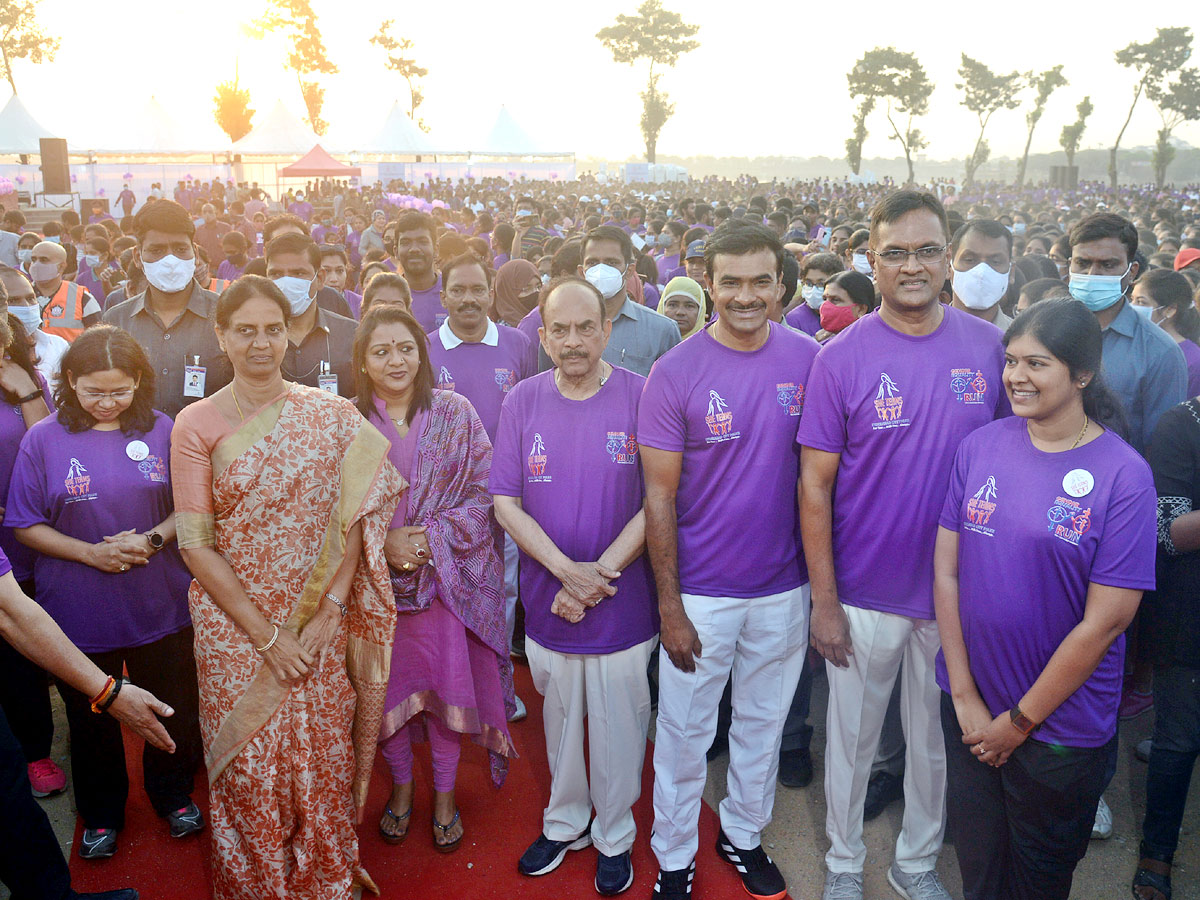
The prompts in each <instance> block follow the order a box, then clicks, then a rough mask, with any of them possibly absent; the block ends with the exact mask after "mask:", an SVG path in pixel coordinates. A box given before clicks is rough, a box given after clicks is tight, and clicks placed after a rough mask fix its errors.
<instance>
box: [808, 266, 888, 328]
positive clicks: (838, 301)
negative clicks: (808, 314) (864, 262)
mask: <svg viewBox="0 0 1200 900" xmlns="http://www.w3.org/2000/svg"><path fill="white" fill-rule="evenodd" d="M878 305H879V303H878V301H877V300H876V299H875V285H873V284H871V279H870V278H868V277H867V276H866V275H862V274H860V273H858V272H838V273H837V274H836V275H834V276H833V277H832V278H830V279H829V280H828V281H827V282H825V291H824V300H822V301H821V310H820V312H821V330H820V331H818V332H817V333H816V335H815V337H816V339H817V340H818V341H820V342H821V343H822V344H823V343H825V342H826V341H827V340H829V339H830V338H831V337H833V336H834V335H835V334H840V333H841V332H843V331H845V330H846V329H847V328H849V327H850V326H851V325H853V324H854V323H855V322H857V321H858V320H859V319H861V318H862V317H863V316H865V315H867V314H869V313H872V312H874V311H875V310H876V309H877V308H878Z"/></svg>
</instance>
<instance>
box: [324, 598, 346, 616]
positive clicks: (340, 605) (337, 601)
mask: <svg viewBox="0 0 1200 900" xmlns="http://www.w3.org/2000/svg"><path fill="white" fill-rule="evenodd" d="M325 596H326V597H328V598H329V599H330V600H332V601H333V605H334V606H336V607H337V608H338V609H340V610H341V611H342V618H345V617H346V614H347V613H348V612H350V610H349V609H347V608H346V604H345V603H343V602H342V601H341V599H340V598H338V597H335V596H334V595H333V594H326V595H325Z"/></svg>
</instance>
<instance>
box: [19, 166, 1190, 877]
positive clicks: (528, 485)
mask: <svg viewBox="0 0 1200 900" xmlns="http://www.w3.org/2000/svg"><path fill="white" fill-rule="evenodd" d="M118 204H119V205H120V206H121V211H122V212H123V214H124V215H123V217H122V218H121V219H120V220H117V219H116V218H114V217H113V216H111V215H110V214H109V213H108V212H107V211H106V209H105V208H104V207H103V206H102V205H97V206H96V207H94V208H93V209H92V210H91V213H90V215H89V221H88V222H87V223H86V224H84V223H82V222H81V221H80V218H79V215H78V214H76V213H74V212H72V211H66V212H64V213H63V214H62V216H61V222H50V223H47V224H46V225H44V226H43V227H42V228H41V229H40V230H34V229H32V228H27V227H26V225H27V222H26V219H25V217H24V215H23V214H22V213H21V212H20V211H19V210H10V211H9V212H7V213H6V214H5V215H4V217H3V231H0V301H2V302H3V303H4V304H5V311H6V312H7V315H5V316H0V342H2V343H3V344H4V346H5V348H6V349H5V353H4V359H3V361H2V362H0V392H2V396H0V402H3V404H4V405H6V406H7V407H8V408H9V410H10V411H11V414H10V415H3V416H0V421H3V422H6V423H7V424H8V428H4V429H2V430H0V448H2V450H0V506H2V507H3V516H4V518H3V524H2V526H0V550H2V551H3V557H2V558H3V559H4V560H5V562H4V564H3V566H2V568H3V570H4V571H3V572H0V634H2V635H3V637H4V638H5V640H4V641H3V642H0V712H2V715H0V765H2V767H3V770H2V771H0V797H3V802H4V816H3V817H2V818H3V819H4V820H12V819H13V817H14V816H15V817H18V820H19V821H20V822H22V823H29V824H28V826H25V825H23V826H22V827H20V828H19V829H18V830H19V831H20V832H21V833H20V834H10V826H11V825H12V822H11V821H9V824H8V825H5V826H0V832H2V833H4V834H5V835H8V837H7V839H6V840H5V841H4V842H3V843H2V844H0V880H3V881H4V882H5V883H6V884H8V885H9V887H10V888H11V889H12V890H13V892H14V896H21V897H45V898H53V900H60V898H63V897H73V896H77V895H75V894H74V893H72V892H71V891H70V887H69V877H68V875H67V870H66V867H65V863H64V861H63V859H62V856H61V853H60V851H59V850H58V847H57V843H56V842H55V841H54V840H53V837H52V833H51V832H50V830H49V825H48V823H47V822H46V819H45V815H44V814H43V813H41V812H40V810H38V809H37V807H36V804H35V802H34V801H33V799H32V798H33V797H35V796H37V797H43V796H49V795H52V794H55V793H59V792H61V791H63V790H64V789H65V787H66V780H67V779H66V776H65V774H64V773H63V771H62V770H61V768H60V767H59V766H58V765H57V764H56V763H55V762H54V760H52V759H51V758H50V756H51V754H50V742H51V737H52V734H53V719H52V716H51V705H50V693H49V687H48V680H47V675H46V672H45V671H44V669H45V670H49V671H50V672H52V673H53V674H54V675H56V676H58V690H59V692H60V694H61V695H62V699H63V704H64V707H65V710H66V719H67V726H68V728H69V730H70V746H71V780H72V784H73V789H74V796H75V803H76V807H77V809H78V812H79V816H80V818H81V819H82V822H83V827H84V830H83V833H82V838H81V840H80V843H79V845H78V853H79V855H80V856H81V857H82V858H84V859H89V860H90V859H103V858H107V857H111V856H113V855H114V854H116V853H118V852H119V850H120V841H121V833H122V830H123V828H124V825H125V823H124V814H125V806H126V803H127V800H128V795H129V788H130V785H129V781H128V777H127V775H126V769H125V756H124V754H125V750H124V747H123V743H122V735H121V728H120V726H119V724H118V722H117V718H119V719H121V720H123V721H126V722H129V723H131V724H132V725H133V726H134V727H135V728H136V729H137V730H138V731H139V733H140V734H142V735H143V736H145V737H146V740H147V746H146V749H145V751H144V756H143V787H144V789H145V791H146V794H147V796H148V798H149V800H150V802H151V804H152V806H153V808H154V809H155V811H156V812H157V813H158V814H159V816H160V817H161V818H162V819H163V821H164V828H166V829H167V830H168V831H169V833H170V834H171V835H172V836H174V837H179V838H186V837H188V836H191V835H195V834H197V833H200V832H203V831H205V830H207V831H208V832H209V833H210V835H211V840H212V846H213V851H212V855H211V883H212V890H213V894H214V896H215V897H216V898H218V900H247V898H255V900H258V898H278V900H284V898H289V900H296V898H314V900H315V898H328V897H350V896H352V895H354V896H357V895H358V893H360V892H361V891H363V890H367V891H370V892H374V893H378V891H379V886H378V885H377V884H376V883H375V882H374V881H373V880H372V878H371V876H370V874H369V873H368V872H367V871H366V870H365V868H364V867H363V865H362V861H361V858H360V854H359V848H358V838H357V832H356V827H357V825H358V823H359V822H361V821H362V817H363V816H364V814H369V815H370V816H371V820H372V823H373V824H372V826H371V827H372V828H376V827H377V828H378V831H379V833H380V835H381V836H382V838H383V839H384V840H385V841H387V842H388V843H389V844H393V845H399V844H402V843H403V842H404V841H405V840H406V839H407V838H408V835H409V832H410V830H411V829H412V828H413V827H414V825H416V823H417V822H419V821H420V819H414V818H413V816H412V813H413V811H414V810H418V809H424V810H425V811H426V812H425V813H424V814H425V815H427V816H429V818H427V819H425V820H424V822H425V824H424V825H423V826H419V827H425V828H428V829H429V833H430V834H431V837H432V841H433V844H434V846H435V847H436V849H437V850H439V851H441V852H445V853H450V852H453V851H455V850H456V849H457V848H458V847H459V846H460V845H461V844H462V841H463V840H464V836H465V835H466V834H467V832H468V829H469V820H470V817H471V814H472V810H470V809H466V810H463V809H460V806H459V804H458V801H457V799H456V794H455V786H456V781H457V775H458V770H459V766H460V757H461V753H462V744H463V742H464V736H465V737H467V738H469V740H470V742H471V743H473V744H475V745H477V746H478V747H480V748H482V750H483V751H485V752H486V756H483V755H481V756H480V759H481V760H483V759H486V761H487V766H488V771H489V772H490V775H491V779H492V781H493V783H494V785H495V786H496V787H497V788H498V789H501V790H503V785H504V782H505V776H506V773H507V770H508V765H509V762H510V760H512V759H514V758H516V756H517V754H518V752H519V750H520V747H519V746H518V745H517V743H516V742H514V739H513V735H512V731H511V730H510V723H512V722H516V721H519V720H520V719H522V718H523V717H524V716H525V715H526V711H527V708H526V703H531V702H535V698H533V697H532V696H527V697H524V698H522V697H519V696H518V695H517V694H516V692H515V689H514V677H513V674H514V670H513V661H514V660H517V661H518V662H520V663H522V664H525V665H528V667H529V674H530V677H531V681H532V684H533V688H534V690H536V692H537V694H538V695H539V698H540V702H541V712H542V721H543V724H544V740H545V742H546V752H547V757H548V761H549V772H548V773H545V775H546V777H547V780H548V784H549V801H548V804H547V806H546V807H545V809H544V810H543V813H542V817H541V821H540V823H536V824H535V823H533V822H530V823H525V824H524V825H522V824H521V823H513V827H525V828H528V830H529V832H530V834H531V837H532V836H534V835H536V837H535V839H533V840H532V841H531V843H530V844H529V846H528V849H527V850H526V851H525V852H524V853H523V854H522V855H521V856H520V858H519V859H515V860H513V861H512V863H513V865H515V866H516V867H517V869H518V870H519V872H520V873H521V874H523V875H525V876H527V877H531V878H533V877H542V876H547V875H550V873H552V872H553V871H554V870H555V869H556V868H557V867H558V866H559V865H560V864H561V863H562V861H563V859H564V858H565V857H566V855H567V854H568V853H569V852H572V851H581V850H584V849H585V848H588V847H591V846H594V847H595V849H596V855H595V869H596V874H595V889H596V891H597V892H598V893H599V894H601V895H604V896H612V895H616V894H620V893H622V892H624V891H626V890H627V889H628V888H629V887H630V886H631V885H632V884H633V881H634V872H633V865H632V852H631V851H632V847H633V845H634V843H635V841H636V840H637V837H638V835H637V828H636V825H635V822H634V816H633V811H632V810H633V806H634V804H635V803H636V802H637V800H638V799H639V796H640V790H641V783H642V766H643V759H644V756H645V754H644V753H643V752H641V750H640V749H639V748H642V747H644V745H645V743H646V740H647V733H648V730H649V726H650V720H651V716H652V715H653V714H655V708H656V715H657V719H656V730H655V740H654V749H653V765H654V773H653V778H654V791H653V798H652V802H653V812H654V828H653V831H652V832H651V834H650V835H649V836H648V838H647V839H648V840H649V846H650V848H651V850H652V851H653V854H654V857H655V859H656V860H657V863H658V866H659V871H658V874H657V878H656V884H655V888H654V896H655V898H656V900H686V898H688V897H690V896H692V894H693V888H695V893H696V894H697V895H698V896H705V895H706V892H705V889H704V885H703V880H702V879H701V881H696V859H697V856H698V854H700V853H702V852H708V851H704V850H701V849H700V848H699V846H698V842H699V825H698V823H699V814H700V804H701V798H702V794H703V790H704V786H705V781H706V774H707V764H708V762H709V761H710V760H711V759H712V758H714V757H715V756H717V755H719V754H721V753H723V752H726V751H727V752H728V757H729V763H728V765H729V771H728V789H727V796H725V798H724V799H723V800H722V801H721V803H720V809H719V819H720V831H719V835H718V839H717V844H716V848H715V854H716V857H717V858H718V859H720V860H722V861H724V862H725V863H727V864H729V865H730V866H731V867H732V870H733V871H734V872H736V874H737V876H738V877H739V878H740V879H741V881H742V884H743V886H744V887H745V889H746V891H747V893H748V894H749V895H750V896H752V897H757V898H763V900H781V898H783V897H784V896H785V895H786V893H787V885H786V882H785V879H784V877H783V875H782V874H781V872H780V870H779V868H778V866H777V865H776V864H775V862H774V861H773V860H772V859H771V858H770V856H769V855H768V854H767V853H766V852H765V850H764V849H763V844H762V836H763V832H764V830H765V829H766V828H767V826H768V825H769V824H770V822H771V819H772V812H773V805H774V801H775V796H776V785H777V784H778V783H781V784H783V785H785V786H787V787H796V788H800V787H804V786H806V785H808V784H809V783H810V782H811V781H812V779H813V774H814V773H813V764H812V755H811V752H810V742H811V737H812V733H813V729H812V727H811V725H810V724H809V723H808V721H807V720H808V718H809V708H810V699H811V694H812V690H813V683H814V680H816V679H817V676H818V675H823V677H824V679H825V681H826V682H827V684H828V691H829V702H828V711H827V718H826V728H825V734H826V741H827V743H826V747H825V753H824V793H825V802H826V810H827V815H826V838H827V840H828V852H827V853H826V856H825V863H826V877H825V882H824V887H823V898H824V900H861V898H862V896H863V870H864V866H865V862H866V856H867V848H866V845H865V843H864V841H863V823H864V821H865V820H868V819H870V818H872V817H873V816H875V815H878V814H879V813H880V812H881V811H882V809H883V808H885V807H886V806H887V805H888V803H890V802H891V801H893V800H896V799H900V798H903V800H904V814H903V821H902V826H901V830H900V833H899V836H898V839H897V841H896V846H895V852H894V857H893V859H892V861H891V864H890V867H889V869H888V873H887V878H888V881H889V883H890V884H891V886H892V887H893V888H894V890H895V891H896V893H897V894H898V895H899V896H902V897H905V898H908V900H945V898H949V897H950V893H949V892H948V891H947V889H946V888H945V886H944V885H943V883H942V881H941V878H940V876H939V874H938V871H937V862H938V858H939V854H940V852H941V849H942V844H943V841H944V839H945V835H946V832H947V829H948V828H949V829H950V830H951V831H952V832H953V834H954V837H955V842H956V847H957V858H958V865H959V868H960V870H961V873H962V885H963V895H964V896H965V897H966V898H969V900H984V898H997V900H1001V898H1022V900H1024V898H1066V897H1068V896H1069V894H1070V890H1071V883H1072V877H1073V873H1074V870H1075V868H1076V866H1077V864H1078V862H1079V861H1080V860H1081V859H1082V858H1083V856H1084V855H1085V853H1086V850H1087V847H1088V842H1089V840H1090V839H1093V838H1104V837H1107V836H1109V835H1111V833H1112V819H1111V813H1110V811H1109V810H1108V807H1107V804H1106V803H1105V801H1104V799H1103V794H1104V791H1105V788H1106V787H1107V786H1108V784H1109V782H1110V781H1111V779H1112V777H1113V775H1114V773H1115V771H1116V766H1117V746H1118V743H1117V732H1118V722H1119V721H1120V720H1121V719H1131V718H1134V717H1136V716H1139V715H1142V714H1143V713H1145V712H1146V711H1147V710H1149V709H1150V708H1153V709H1154V710H1155V727H1154V735H1153V738H1152V739H1151V740H1150V741H1148V742H1146V744H1147V746H1145V747H1139V753H1140V754H1143V755H1145V756H1146V757H1147V758H1148V762H1149V769H1148V773H1147V780H1146V792H1147V804H1146V816H1145V821H1144V823H1143V826H1142V835H1141V851H1140V859H1139V862H1138V865H1137V868H1136V872H1135V873H1134V874H1133V876H1132V891H1133V895H1134V896H1135V898H1139V900H1169V898H1170V896H1171V872H1172V862H1173V857H1174V854H1175V851H1176V849H1177V845H1178V840H1179V828H1180V823H1181V820H1182V816H1183V810H1184V805H1185V802H1186V798H1187V793H1188V785H1189V780H1190V776H1191V770H1192V766H1193V763H1194V761H1195V759H1196V757H1197V755H1198V754H1200V687H1198V685H1200V681H1198V680H1197V675H1196V672H1197V670H1198V669H1200V631H1198V630H1197V625H1196V621H1197V617H1196V616H1195V615H1194V603H1195V598H1196V597H1197V596H1200V512H1198V511H1197V509H1198V508H1200V507H1198V506H1197V504H1198V503H1200V397H1198V396H1197V395H1200V343H1198V342H1200V312H1198V311H1197V306H1196V298H1197V296H1198V294H1200V291H1198V289H1200V190H1197V189H1195V188H1188V189H1181V190H1174V189H1170V190H1154V189H1150V188H1137V187H1122V188H1119V189H1110V188H1108V187H1107V186H1102V185H1098V184H1084V185H1081V186H1080V187H1078V188H1075V189H1071V190H1064V189H1056V188H1049V187H1044V186H1038V187H1028V188H1025V189H1024V190H1014V189H1012V188H1011V187H1008V186H1003V185H996V184H991V185H979V186H975V187H972V188H969V189H959V188H958V187H957V186H956V185H954V184H953V183H941V182H939V183H936V184H933V185H931V186H928V189H920V190H918V189H911V188H904V189H901V188H897V187H896V186H895V185H892V184H872V185H866V184H852V183H850V182H846V181H842V182H838V181H830V180H824V181H811V182H797V183H788V184H784V183H777V182H772V183H769V184H767V183H759V182H757V181H755V180H754V179H752V178H748V177H745V178H741V179H738V180H736V181H725V180H717V179H706V180H703V181H693V182H682V183H678V184H653V185H624V184H604V183H600V182H597V181H595V180H594V179H585V180H582V181H578V182H571V183H553V182H528V181H520V182H508V181H502V180H496V179H493V180H487V181H484V182H478V183H477V182H474V181H470V180H459V181H457V182H449V181H434V182H431V183H429V184H426V185H422V186H410V185H404V184H398V183H393V184H390V185H387V186H384V185H382V184H376V185H374V186H372V187H370V188H365V189H359V188H356V187H351V186H350V185H348V184H345V183H336V182H318V183H310V184H308V185H307V186H306V189H305V190H303V191H288V192H286V193H285V194H284V195H283V196H281V197H280V198H278V200H276V199H274V198H271V197H269V196H268V195H267V194H266V192H264V191H263V190H261V189H260V188H259V187H258V185H235V184H233V183H232V182H229V183H221V182H219V181H214V182H212V183H192V182H180V183H179V185H178V186H177V187H176V189H175V191H174V198H173V199H171V198H168V197H165V196H163V191H162V190H161V188H159V187H158V186H157V185H156V186H155V187H154V189H153V190H152V192H151V194H150V195H149V196H148V197H146V198H144V199H143V200H142V201H141V202H140V203H139V201H138V198H137V197H136V196H135V195H134V193H133V192H132V191H131V190H129V189H128V186H127V187H126V190H125V191H124V192H123V193H122V194H121V196H120V197H119V198H118ZM1189 398H1190V399H1189ZM29 598H33V600H35V601H36V604H33V603H32V602H31V601H30V599H29ZM47 616H48V617H47ZM26 657H28V658H26ZM135 682H136V684H135ZM139 686H140V687H139ZM159 698H161V699H159ZM156 716H162V717H164V718H163V720H162V721H161V722H160V721H159V720H158V719H157V718H156ZM168 716H169V718H167V717H168ZM415 742H428V743H429V745H430V759H431V764H432V788H433V790H432V796H431V797H423V796H419V794H420V792H418V791H417V790H416V788H415V782H416V778H415V777H414V753H413V744H414V743H415ZM585 744H586V746H585ZM377 753H378V754H381V755H382V757H383V759H384V760H385V761H386V763H387V768H388V770H389V772H390V774H391V779H392V789H391V793H390V796H389V797H388V799H387V801H386V803H385V804H384V805H383V807H382V808H381V809H374V810H367V809H366V802H367V800H366V798H367V783H368V780H369V778H370V775H371V771H372V767H373V763H374V760H375V758H376V754H377ZM201 760H203V763H204V765H205V766H206V769H207V773H208V784H209V788H208V814H207V816H205V815H204V814H202V812H201V809H200V807H199V806H198V805H197V804H196V802H195V800H194V797H193V794H194V793H195V784H194V775H195V771H196V768H197V767H198V765H199V764H200V762H201ZM376 817H378V818H377V819H376ZM376 822H377V825H376V824H374V823H376ZM31 861H36V864H33V863H31ZM86 896H96V897H104V898H111V900H129V898H134V897H136V892H135V891H133V890H131V889H122V890H117V891H112V892H108V893H104V894H97V895H86Z"/></svg>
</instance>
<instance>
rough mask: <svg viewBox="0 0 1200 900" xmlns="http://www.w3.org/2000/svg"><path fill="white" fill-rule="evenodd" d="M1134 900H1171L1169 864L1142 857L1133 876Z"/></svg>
mask: <svg viewBox="0 0 1200 900" xmlns="http://www.w3.org/2000/svg"><path fill="white" fill-rule="evenodd" d="M1132 890H1133V896H1134V897H1135V898H1136V900H1171V864H1170V863H1165V862H1162V861H1160V860H1157V859H1148V858H1147V857H1145V856H1143V857H1142V858H1141V859H1139V860H1138V868H1137V872H1136V873H1135V874H1134V876H1133V886H1132Z"/></svg>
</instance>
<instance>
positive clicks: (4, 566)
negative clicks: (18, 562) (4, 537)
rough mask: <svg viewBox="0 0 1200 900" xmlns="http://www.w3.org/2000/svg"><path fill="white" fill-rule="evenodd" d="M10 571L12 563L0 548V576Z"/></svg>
mask: <svg viewBox="0 0 1200 900" xmlns="http://www.w3.org/2000/svg"><path fill="white" fill-rule="evenodd" d="M11 571H12V563H10V562H9V561H8V557H7V556H5V555H4V551H3V550H0V576H4V575H7V574H8V573H9V572H11Z"/></svg>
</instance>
